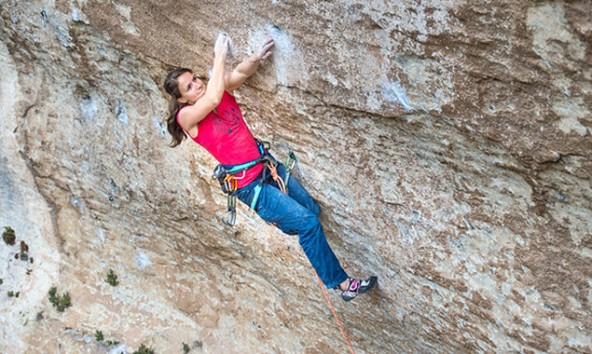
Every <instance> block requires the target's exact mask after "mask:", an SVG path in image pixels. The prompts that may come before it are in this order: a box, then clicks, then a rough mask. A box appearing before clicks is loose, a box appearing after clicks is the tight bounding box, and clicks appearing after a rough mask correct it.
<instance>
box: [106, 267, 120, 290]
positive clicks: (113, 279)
mask: <svg viewBox="0 0 592 354" xmlns="http://www.w3.org/2000/svg"><path fill="white" fill-rule="evenodd" d="M105 281H106V282H107V283H109V284H111V286H117V285H118V284H119V280H117V274H115V272H114V271H113V269H109V273H107V279H106V280H105Z"/></svg>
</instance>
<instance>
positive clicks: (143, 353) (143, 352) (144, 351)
mask: <svg viewBox="0 0 592 354" xmlns="http://www.w3.org/2000/svg"><path fill="white" fill-rule="evenodd" d="M132 354H154V350H152V349H150V348H148V347H146V346H145V345H144V344H142V345H140V348H138V350H136V351H135V352H133V353H132Z"/></svg>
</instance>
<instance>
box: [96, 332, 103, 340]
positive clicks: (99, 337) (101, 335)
mask: <svg viewBox="0 0 592 354" xmlns="http://www.w3.org/2000/svg"><path fill="white" fill-rule="evenodd" d="M95 339H96V340H97V342H100V341H102V340H103V339H105V337H104V336H103V332H101V331H97V332H96V333H95Z"/></svg>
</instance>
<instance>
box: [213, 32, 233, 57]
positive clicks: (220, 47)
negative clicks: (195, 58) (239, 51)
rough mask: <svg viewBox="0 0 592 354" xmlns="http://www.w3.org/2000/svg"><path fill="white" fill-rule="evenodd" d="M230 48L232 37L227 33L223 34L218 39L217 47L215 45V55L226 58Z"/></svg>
mask: <svg viewBox="0 0 592 354" xmlns="http://www.w3.org/2000/svg"><path fill="white" fill-rule="evenodd" d="M229 48H230V36H229V35H228V33H226V32H221V33H220V34H219V35H218V38H217V39H216V45H214V54H215V55H216V56H221V57H222V58H226V55H228V50H229Z"/></svg>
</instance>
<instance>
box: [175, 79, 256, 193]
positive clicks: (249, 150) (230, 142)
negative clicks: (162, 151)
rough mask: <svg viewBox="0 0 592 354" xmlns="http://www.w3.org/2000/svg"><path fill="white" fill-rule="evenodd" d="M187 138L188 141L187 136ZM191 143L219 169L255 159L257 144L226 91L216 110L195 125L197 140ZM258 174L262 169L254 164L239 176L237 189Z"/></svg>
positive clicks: (233, 99)
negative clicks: (213, 159) (207, 153)
mask: <svg viewBox="0 0 592 354" xmlns="http://www.w3.org/2000/svg"><path fill="white" fill-rule="evenodd" d="M179 112H181V111H180V110H179ZM177 124H179V113H178V112H177ZM179 126H181V124H179ZM188 135H189V134H188ZM189 137H190V138H191V135H189ZM192 140H193V141H195V142H196V143H198V144H199V145H201V146H203V147H204V148H205V149H206V150H207V151H208V152H209V153H210V154H212V156H214V158H215V159H216V160H218V162H219V163H221V164H222V165H238V164H242V163H245V162H249V161H253V160H255V159H256V158H258V157H259V148H258V146H257V142H256V141H255V138H254V137H253V134H252V133H251V130H250V129H249V127H248V126H247V123H246V122H245V120H244V118H243V114H242V113H241V110H240V108H239V107H238V104H237V103H236V99H235V98H234V96H232V95H231V94H229V93H228V92H226V91H224V94H223V95H222V100H221V101H220V104H219V105H218V106H217V107H216V109H215V110H214V111H212V112H210V113H208V115H207V116H206V117H205V118H204V119H202V120H201V121H200V122H199V123H198V124H197V137H195V138H192ZM262 170H263V165H262V164H257V165H255V166H253V167H251V168H250V169H248V170H247V171H245V172H244V173H242V172H241V173H239V174H238V175H237V178H238V188H241V187H244V186H246V185H247V184H249V183H251V182H252V181H254V180H255V179H256V178H257V176H259V174H260V173H261V171H262Z"/></svg>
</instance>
